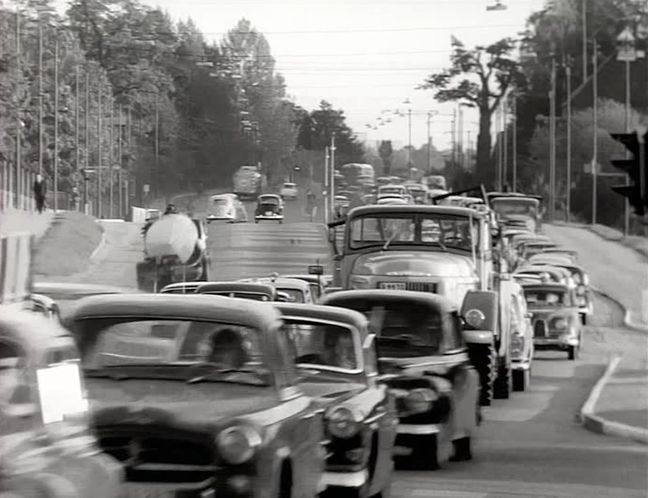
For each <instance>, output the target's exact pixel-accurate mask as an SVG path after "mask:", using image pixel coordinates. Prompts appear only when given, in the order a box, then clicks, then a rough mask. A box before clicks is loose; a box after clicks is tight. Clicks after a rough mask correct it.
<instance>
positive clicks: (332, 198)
mask: <svg viewBox="0 0 648 498" xmlns="http://www.w3.org/2000/svg"><path fill="white" fill-rule="evenodd" d="M330 151H331V168H330V174H331V180H330V185H331V209H332V210H333V211H334V212H335V132H333V134H332V135H331V149H330Z"/></svg>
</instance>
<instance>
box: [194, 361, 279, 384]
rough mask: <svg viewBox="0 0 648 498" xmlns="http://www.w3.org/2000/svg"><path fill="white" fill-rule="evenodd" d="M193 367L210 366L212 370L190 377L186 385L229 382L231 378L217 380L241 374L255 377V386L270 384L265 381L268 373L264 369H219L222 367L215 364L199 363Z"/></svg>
mask: <svg viewBox="0 0 648 498" xmlns="http://www.w3.org/2000/svg"><path fill="white" fill-rule="evenodd" d="M192 366H193V367H196V366H198V367H204V366H212V367H213V370H210V371H208V372H207V373H205V374H203V375H198V376H196V377H192V378H190V379H188V380H187V384H197V383H199V382H206V381H209V382H213V381H220V382H231V381H232V379H231V378H224V379H223V378H219V377H220V376H227V375H229V374H233V373H243V374H253V375H255V376H256V380H257V382H254V384H256V385H263V386H269V385H270V382H269V380H267V378H268V377H269V372H268V370H267V369H265V368H249V367H248V368H231V367H227V368H219V367H222V365H218V364H215V363H199V364H197V365H192Z"/></svg>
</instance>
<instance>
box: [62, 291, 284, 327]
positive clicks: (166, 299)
mask: <svg viewBox="0 0 648 498" xmlns="http://www.w3.org/2000/svg"><path fill="white" fill-rule="evenodd" d="M127 316H131V317H150V318H152V319H155V318H165V319H185V320H197V321H221V322H225V323H231V324H237V325H243V326H248V327H254V328H260V329H262V328H265V327H267V326H274V325H279V320H280V319H281V317H280V316H279V313H278V312H277V311H276V310H275V309H274V308H273V307H272V306H271V305H270V304H267V303H263V302H258V301H254V302H253V301H250V300H247V299H236V298H230V297H222V296H206V295H196V294H140V295H111V296H101V297H98V296H96V297H88V298H84V299H83V300H82V301H81V302H80V303H79V306H78V308H77V309H76V310H75V311H74V313H72V315H71V317H70V321H79V320H85V319H90V318H95V317H97V318H99V317H102V318H109V317H127Z"/></svg>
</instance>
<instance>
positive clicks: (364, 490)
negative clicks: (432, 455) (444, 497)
mask: <svg viewBox="0 0 648 498" xmlns="http://www.w3.org/2000/svg"><path fill="white" fill-rule="evenodd" d="M275 307H276V308H277V309H278V310H279V311H280V312H281V314H282V319H283V322H284V326H283V327H282V329H281V331H282V332H283V333H284V334H285V336H286V339H287V342H288V344H289V345H290V346H291V348H290V351H291V357H292V358H293V361H294V362H295V366H296V368H297V369H298V371H299V373H300V374H301V376H300V378H299V387H300V388H301V389H302V390H303V391H304V393H305V394H306V395H308V396H311V397H312V398H314V399H315V400H316V403H318V404H319V405H320V408H321V409H323V410H324V424H325V436H326V438H325V448H326V451H327V453H328V458H327V461H326V471H325V473H324V479H323V480H324V484H326V485H327V489H326V491H325V493H324V494H323V495H322V496H323V497H330V498H337V497H339V496H354V497H359V498H364V497H376V496H386V494H381V493H384V492H386V491H388V490H389V486H390V480H391V474H392V468H393V464H392V450H393V447H394V439H395V437H396V423H397V420H398V419H397V414H396V407H395V403H394V399H393V397H392V396H391V395H390V393H389V391H388V389H387V387H386V386H385V384H382V383H379V382H376V381H375V379H376V376H377V373H378V366H377V363H376V344H375V336H374V335H372V334H370V333H369V331H368V324H367V319H366V318H365V317H364V316H363V315H361V314H360V313H358V312H355V311H352V310H348V309H342V308H336V307H333V306H316V305H315V306H314V305H303V304H301V305H298V304H276V305H275Z"/></svg>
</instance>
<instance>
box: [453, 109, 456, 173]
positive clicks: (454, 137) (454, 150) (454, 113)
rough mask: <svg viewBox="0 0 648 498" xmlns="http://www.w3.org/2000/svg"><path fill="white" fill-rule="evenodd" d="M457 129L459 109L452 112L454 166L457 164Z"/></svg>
mask: <svg viewBox="0 0 648 498" xmlns="http://www.w3.org/2000/svg"><path fill="white" fill-rule="evenodd" d="M456 127H457V109H453V111H452V164H453V166H454V164H455V163H456V162H457V137H456V135H457V132H456Z"/></svg>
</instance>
